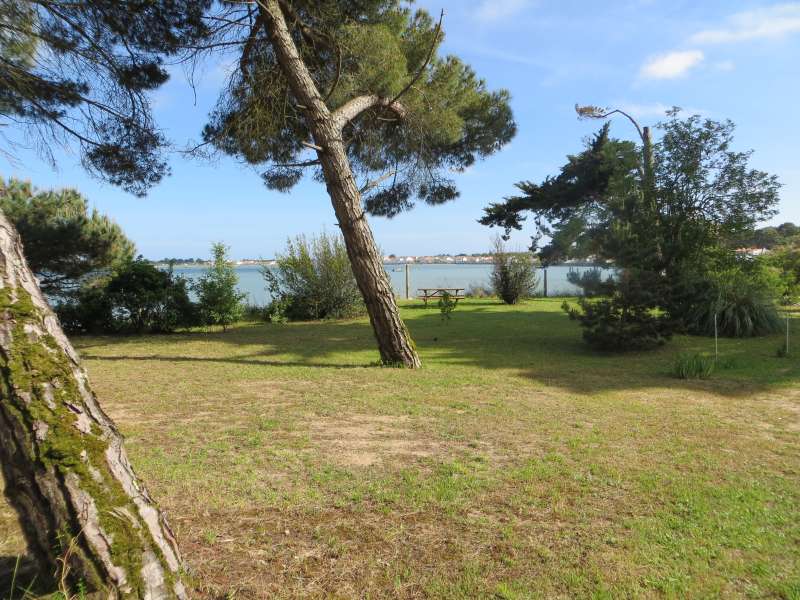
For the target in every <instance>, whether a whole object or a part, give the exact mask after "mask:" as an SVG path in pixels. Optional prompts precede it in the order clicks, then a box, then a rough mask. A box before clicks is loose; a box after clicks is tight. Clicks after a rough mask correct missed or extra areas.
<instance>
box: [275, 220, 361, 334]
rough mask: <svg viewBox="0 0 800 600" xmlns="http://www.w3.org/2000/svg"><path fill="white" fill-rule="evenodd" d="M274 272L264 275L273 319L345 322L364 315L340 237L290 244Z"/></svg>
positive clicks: (302, 239)
mask: <svg viewBox="0 0 800 600" xmlns="http://www.w3.org/2000/svg"><path fill="white" fill-rule="evenodd" d="M276 260H277V263H278V264H277V267H276V268H275V269H270V268H266V267H265V268H264V269H262V274H263V276H264V279H265V281H266V283H267V288H268V290H269V292H270V294H271V295H272V297H273V302H272V304H273V305H274V306H273V307H272V309H271V310H270V311H269V312H270V314H271V315H275V316H277V315H279V314H280V315H283V316H284V317H286V318H288V319H290V320H293V321H294V320H312V319H344V318H349V317H354V316H358V315H360V314H363V313H364V312H365V307H364V301H363V299H362V297H361V292H360V291H359V289H358V284H357V283H356V279H355V277H354V275H353V271H352V268H351V267H350V259H349V257H348V256H347V249H346V248H345V245H344V240H343V239H342V237H341V236H340V235H328V234H327V233H322V234H321V235H319V236H318V237H314V238H311V239H308V238H306V237H305V236H298V237H297V238H295V239H294V240H288V242H287V245H286V250H285V252H284V253H283V254H280V255H278V257H277V259H276Z"/></svg>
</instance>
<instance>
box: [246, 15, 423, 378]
mask: <svg viewBox="0 0 800 600" xmlns="http://www.w3.org/2000/svg"><path fill="white" fill-rule="evenodd" d="M259 7H260V10H261V14H262V15H263V17H264V23H265V27H266V31H267V34H268V36H269V38H270V41H271V43H272V46H273V49H274V51H275V55H276V57H277V59H278V63H279V64H280V66H281V70H282V71H283V73H284V75H285V76H286V78H287V80H288V82H289V86H290V88H291V90H292V93H293V94H294V96H295V97H296V98H297V100H298V102H300V103H301V104H302V105H303V106H304V107H305V111H306V115H307V116H306V118H307V120H308V124H309V126H310V129H311V131H312V134H313V136H314V143H315V144H316V145H317V146H318V148H319V149H318V150H317V155H318V158H319V161H320V163H321V164H322V171H323V173H324V175H325V182H326V186H327V189H328V194H329V195H330V198H331V202H332V204H333V209H334V211H335V213H336V218H337V220H338V222H339V227H340V228H341V230H342V237H343V238H344V242H345V246H346V247H347V254H348V256H349V258H350V264H351V265H352V268H353V274H354V275H355V278H356V281H357V282H358V287H359V289H360V290H361V295H362V296H363V297H364V303H365V304H366V307H367V313H368V314H369V319H370V322H371V324H372V329H373V331H374V333H375V338H376V340H377V342H378V350H379V351H380V355H381V360H382V362H383V363H384V364H393V365H403V366H406V367H409V368H417V367H419V366H421V363H420V360H419V356H418V355H417V351H416V348H415V346H414V342H413V340H412V339H411V335H410V334H409V332H408V329H406V326H405V324H404V323H403V321H402V319H401V318H400V313H399V311H398V309H397V302H396V301H395V297H394V293H393V291H392V287H391V284H390V282H389V276H388V275H387V273H386V270H385V269H384V268H383V260H382V259H381V256H380V253H379V252H378V248H377V246H376V245H375V240H374V238H373V236H372V230H371V229H370V227H369V224H368V223H367V218H366V214H365V212H364V208H363V206H362V202H361V193H360V192H359V189H358V186H357V185H356V181H355V178H354V177H353V171H352V169H351V167H350V161H349V159H348V157H347V152H346V149H345V146H344V143H343V141H342V130H343V128H344V127H345V126H346V125H347V123H348V122H349V121H350V120H351V119H353V118H355V117H356V116H358V114H360V113H361V112H363V111H364V110H367V109H369V108H373V107H375V106H377V105H383V106H387V107H389V108H393V109H394V110H395V111H396V112H400V111H401V110H402V109H401V107H400V106H399V104H397V106H390V105H391V104H393V103H391V102H386V101H384V99H381V98H379V97H377V96H372V95H366V96H362V97H359V98H355V99H354V100H352V101H351V102H349V103H348V104H347V105H345V106H343V107H342V108H340V109H338V110H337V111H336V112H334V113H331V111H330V110H329V109H328V106H327V105H326V104H325V101H324V100H323V99H322V96H321V94H320V93H319V90H318V89H317V86H316V84H315V83H314V80H313V78H312V77H311V73H310V72H309V70H308V67H307V66H306V65H305V63H304V62H303V60H302V58H301V57H300V55H299V53H298V51H297V47H296V45H295V44H294V41H293V40H292V37H291V34H290V32H289V30H288V28H287V26H286V20H285V17H284V15H283V12H282V11H281V8H280V4H279V2H278V0H262V1H261V2H259Z"/></svg>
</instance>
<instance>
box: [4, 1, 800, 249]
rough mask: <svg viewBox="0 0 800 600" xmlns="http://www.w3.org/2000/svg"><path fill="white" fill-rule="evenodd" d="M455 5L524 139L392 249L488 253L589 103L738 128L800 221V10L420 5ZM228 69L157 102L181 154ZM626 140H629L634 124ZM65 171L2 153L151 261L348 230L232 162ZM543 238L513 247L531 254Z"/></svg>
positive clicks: (450, 18) (69, 163)
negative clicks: (494, 226)
mask: <svg viewBox="0 0 800 600" xmlns="http://www.w3.org/2000/svg"><path fill="white" fill-rule="evenodd" d="M417 6H421V7H423V8H426V9H428V10H430V11H431V12H433V13H436V14H438V12H439V10H441V9H444V10H445V22H444V23H445V24H444V27H445V31H446V34H447V38H446V41H445V45H444V51H445V52H448V53H454V54H457V55H459V56H461V57H462V58H463V59H465V60H466V61H468V62H469V63H470V64H472V65H473V66H474V67H475V69H476V71H477V72H478V73H479V74H480V75H481V76H483V77H484V78H486V80H487V81H488V84H489V86H490V87H492V88H501V87H502V88H507V89H509V90H510V91H511V94H512V97H513V108H514V113H515V118H516V120H517V123H518V126H519V133H518V135H517V137H516V138H515V139H514V141H513V142H512V143H511V144H510V145H509V146H507V147H506V148H505V149H504V150H503V151H502V152H500V153H499V154H497V155H495V156H494V157H492V158H490V159H489V160H487V161H484V162H482V163H480V164H478V165H476V166H475V167H473V168H472V169H470V170H469V171H468V172H467V173H464V174H462V175H459V176H458V178H457V181H458V184H459V186H460V190H461V198H459V199H458V200H456V201H455V202H453V203H450V204H448V205H445V206H439V207H427V206H418V207H417V208H416V209H414V210H413V211H412V212H409V213H405V214H402V215H400V216H398V217H396V218H394V219H392V220H386V219H378V218H373V219H372V221H371V222H372V226H373V229H374V232H375V236H376V239H377V241H378V243H379V245H380V246H381V248H382V250H383V251H384V253H387V254H388V253H395V254H430V253H439V252H449V253H457V252H482V251H485V250H487V249H488V248H489V246H490V239H491V237H492V235H493V234H494V232H493V231H491V230H489V229H487V228H485V227H482V226H481V225H479V224H478V223H477V222H476V219H478V218H479V217H480V216H481V214H482V208H483V207H484V206H486V205H487V204H488V203H489V202H491V201H494V200H498V199H500V198H502V197H503V196H504V195H507V194H511V193H513V191H514V187H513V184H514V182H516V181H519V180H522V179H530V180H540V179H542V178H543V177H545V176H546V175H548V174H553V173H555V172H556V171H557V169H558V167H559V166H560V165H561V164H562V163H563V161H564V156H565V155H566V154H567V153H570V152H574V151H576V150H578V149H579V148H580V146H581V140H582V139H583V138H584V137H585V136H587V135H589V134H591V133H592V132H593V131H595V130H596V129H597V127H598V125H597V123H591V122H588V123H587V122H580V121H578V120H577V119H576V117H575V114H574V111H573V106H574V105H575V103H576V102H580V103H591V104H597V105H602V106H613V107H619V108H624V109H626V110H628V111H630V112H632V113H633V114H634V115H635V116H636V117H637V118H638V119H640V120H641V122H642V123H644V124H647V123H654V122H656V121H658V120H659V119H660V118H661V117H662V116H663V111H664V110H665V109H666V108H668V107H670V106H673V105H677V106H681V107H683V108H684V109H685V110H687V111H689V112H698V113H700V114H703V115H706V116H708V117H711V118H715V119H725V118H730V119H732V120H733V121H734V122H736V123H737V125H738V128H737V147H738V149H741V150H744V149H750V148H752V149H754V150H755V155H754V157H753V160H752V164H753V165H754V166H755V167H757V168H760V169H763V170H766V171H768V172H770V173H774V174H777V175H778V176H779V178H780V180H781V182H782V183H783V184H784V187H783V189H782V202H781V206H780V215H779V216H778V217H777V218H776V219H774V222H783V221H787V220H792V221H795V222H800V205H799V204H798V202H799V201H800V152H798V146H800V118H799V117H798V115H797V113H796V110H794V109H795V108H796V106H797V103H798V98H800V2H788V3H775V2H761V1H733V0H703V1H702V2H698V1H697V0H609V1H608V2H602V3H597V2H591V3H590V2H586V1H585V0H419V1H418V2H417ZM224 74H225V73H224V68H223V67H220V66H219V65H213V64H209V65H206V66H205V68H204V69H203V71H202V73H201V75H200V77H199V78H198V79H199V80H200V83H199V85H198V87H197V95H196V98H195V95H194V94H193V93H192V91H191V90H190V89H189V87H188V85H187V83H186V80H185V78H184V77H183V75H182V74H181V73H180V72H176V73H175V75H174V76H173V78H172V79H171V81H170V82H169V83H168V84H167V85H165V86H164V87H163V88H161V89H160V90H158V91H157V92H156V93H155V96H154V99H153V100H154V106H155V114H156V117H157V120H158V122H159V124H160V125H161V126H162V127H163V128H164V130H165V131H166V132H167V134H168V136H169V137H170V138H171V139H172V140H173V141H174V142H175V143H176V145H177V146H181V147H183V146H185V144H186V143H187V142H188V141H189V140H197V138H198V135H199V131H200V129H201V127H202V126H203V124H204V122H205V117H206V115H207V113H208V110H209V108H210V107H211V106H212V105H213V103H214V101H215V99H216V95H217V90H218V88H219V86H220V85H221V84H222V83H223V80H224ZM612 131H613V133H614V135H616V136H619V137H631V136H632V134H633V131H632V130H631V127H630V125H629V124H628V123H627V122H626V121H623V120H615V122H614V125H613V130H612ZM57 154H58V157H59V160H58V163H59V164H58V169H57V170H55V171H54V170H53V169H52V168H51V167H50V166H49V165H48V164H47V163H46V162H44V161H42V160H41V159H39V158H38V157H37V156H36V154H35V153H33V152H26V151H18V152H17V161H16V162H15V163H11V162H8V161H7V160H6V159H3V158H0V172H2V173H3V174H4V175H13V176H16V177H20V178H23V179H30V180H32V181H33V182H34V183H35V184H36V185H37V186H39V187H76V188H78V189H79V190H80V191H81V192H83V193H84V195H86V196H87V197H88V198H89V199H90V201H91V203H92V204H93V205H94V206H96V207H97V208H98V209H99V210H101V211H103V212H105V213H107V214H109V215H111V216H112V217H113V218H114V219H116V220H117V221H118V222H119V223H120V224H121V225H122V227H123V228H124V229H125V231H126V232H127V233H128V235H129V236H130V237H131V238H132V239H133V240H134V241H135V242H136V244H137V246H138V248H139V251H140V252H141V253H142V254H143V255H144V256H145V257H147V258H153V259H156V258H161V257H165V256H177V257H193V256H206V255H207V254H208V247H209V245H210V243H211V242H212V241H217V240H222V241H224V242H226V243H227V244H229V245H230V246H231V253H232V256H234V257H236V258H244V257H258V256H262V257H270V256H272V255H273V254H274V253H275V251H276V250H279V249H280V248H282V246H283V244H284V242H285V240H286V238H287V236H293V235H296V234H298V233H314V232H317V231H320V230H321V229H323V228H325V229H327V230H328V231H333V230H335V220H334V217H333V210H332V208H331V206H330V202H329V200H328V198H327V196H326V193H325V189H324V187H323V186H321V185H319V184H316V183H313V182H310V181H308V182H304V183H302V184H301V185H300V186H298V187H297V188H295V189H294V190H293V191H292V192H291V193H290V194H279V193H277V192H272V191H269V190H267V189H266V188H264V187H263V185H262V184H261V182H260V180H259V178H258V176H257V174H256V173H255V172H254V171H252V170H251V169H249V168H247V167H243V166H240V165H238V164H237V163H236V162H235V161H234V160H232V159H229V158H221V159H219V160H217V161H215V162H213V163H209V162H203V161H199V160H193V159H192V160H190V159H186V158H183V157H181V156H179V155H176V156H174V157H173V158H172V161H171V164H172V170H173V174H172V176H171V177H170V178H169V179H167V180H165V181H164V182H162V183H161V184H160V185H159V186H158V187H156V188H155V189H153V190H152V191H151V192H150V194H149V195H148V196H147V197H146V198H135V197H133V196H130V195H128V194H126V193H125V192H123V191H121V190H118V189H116V188H114V187H112V186H109V185H106V184H103V183H101V182H98V181H96V180H93V179H91V178H90V177H89V176H87V175H86V174H85V173H84V172H83V171H82V169H81V167H80V165H79V164H78V161H77V159H76V157H75V155H74V154H71V153H69V152H61V151H59V152H58V153H57ZM531 233H532V231H530V230H525V231H523V232H521V233H519V234H517V235H516V236H515V237H514V238H513V244H514V245H516V246H518V247H525V246H527V244H528V240H529V236H530V234H531Z"/></svg>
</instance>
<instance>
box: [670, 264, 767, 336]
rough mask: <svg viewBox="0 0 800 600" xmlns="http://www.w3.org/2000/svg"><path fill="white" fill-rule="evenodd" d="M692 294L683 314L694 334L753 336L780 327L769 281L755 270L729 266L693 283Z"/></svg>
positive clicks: (765, 333)
mask: <svg viewBox="0 0 800 600" xmlns="http://www.w3.org/2000/svg"><path fill="white" fill-rule="evenodd" d="M694 289H695V290H696V293H695V297H694V298H692V299H690V301H689V302H688V306H687V309H686V314H685V323H686V328H687V330H688V331H689V333H692V334H695V335H707V336H713V335H714V318H715V316H716V321H717V332H718V334H719V335H720V336H721V337H733V338H742V337H755V336H762V335H769V334H771V333H776V332H778V331H780V330H781V319H780V315H779V314H778V309H777V306H776V302H775V299H774V294H773V287H772V286H771V284H770V282H769V281H767V280H766V279H765V278H764V277H762V276H761V275H760V273H759V272H758V271H757V270H742V269H732V270H728V271H724V272H722V273H719V274H716V275H714V276H713V277H711V278H709V279H708V280H707V281H705V282H698V283H695V285H694Z"/></svg>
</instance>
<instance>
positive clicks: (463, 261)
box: [154, 254, 602, 267]
mask: <svg viewBox="0 0 800 600" xmlns="http://www.w3.org/2000/svg"><path fill="white" fill-rule="evenodd" d="M154 262H155V264H157V265H159V266H168V265H170V264H172V265H174V266H179V267H194V266H197V267H202V266H208V265H209V264H210V262H209V261H208V260H206V259H202V258H164V259H161V260H158V261H154ZM491 262H492V255H491V254H436V255H421V256H414V255H410V254H409V255H407V254H387V255H385V256H384V257H383V263H384V264H386V265H404V264H419V265H452V264H460V265H485V264H491ZM598 262H602V261H598V260H596V259H595V257H592V256H589V257H587V258H585V259H572V260H567V261H564V263H563V264H567V265H587V264H589V265H594V264H598ZM234 264H235V265H236V266H274V265H276V264H277V261H276V260H275V259H274V258H243V259H240V260H236V261H234Z"/></svg>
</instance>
